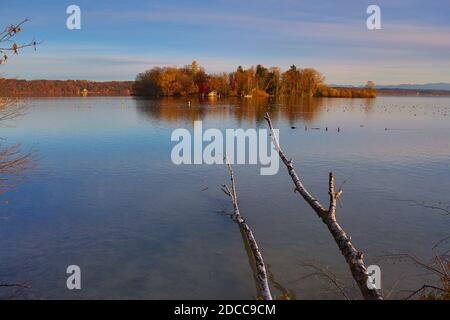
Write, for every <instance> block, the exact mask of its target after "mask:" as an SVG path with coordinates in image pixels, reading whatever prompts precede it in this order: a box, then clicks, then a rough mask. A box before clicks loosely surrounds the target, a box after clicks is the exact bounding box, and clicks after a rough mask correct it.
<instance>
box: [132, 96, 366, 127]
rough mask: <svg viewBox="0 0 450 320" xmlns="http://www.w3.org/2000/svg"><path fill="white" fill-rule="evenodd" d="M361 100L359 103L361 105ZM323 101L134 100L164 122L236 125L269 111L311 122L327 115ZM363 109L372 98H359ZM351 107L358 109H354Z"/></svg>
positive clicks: (258, 118) (281, 117)
mask: <svg viewBox="0 0 450 320" xmlns="http://www.w3.org/2000/svg"><path fill="white" fill-rule="evenodd" d="M361 101H362V102H361ZM329 102H330V101H329V99H326V98H284V99H276V100H272V99H264V98H254V99H240V98H228V99H215V100H212V99H192V100H189V99H186V98H183V99H173V98H165V99H159V100H143V99H137V100H136V105H137V110H138V111H139V112H140V113H141V114H143V115H146V116H148V117H150V118H152V119H158V120H162V121H167V122H176V121H179V120H186V121H196V120H203V119H204V118H205V117H206V116H210V117H214V118H228V117H231V118H233V119H234V120H235V121H237V122H238V123H241V122H243V121H245V122H247V123H256V124H259V123H263V122H264V114H265V113H266V112H267V111H268V110H270V111H271V113H272V118H273V119H274V120H275V121H276V120H280V121H287V122H288V123H291V124H294V123H296V122H298V121H299V120H300V121H304V122H305V123H310V122H313V121H315V120H317V119H318V118H320V116H321V115H322V114H323V113H324V112H328V111H329V110H327V108H326V106H327V105H328V104H329ZM359 103H363V104H364V110H365V111H366V112H370V111H371V110H372V108H373V106H374V99H360V100H359ZM353 107H354V108H356V107H359V105H358V106H353Z"/></svg>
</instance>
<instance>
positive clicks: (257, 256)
mask: <svg viewBox="0 0 450 320" xmlns="http://www.w3.org/2000/svg"><path fill="white" fill-rule="evenodd" d="M227 166H228V171H229V173H230V180H231V188H230V187H228V186H227V185H225V184H224V185H223V186H222V191H223V192H224V193H225V194H226V195H227V196H229V197H230V199H231V202H232V204H233V210H234V213H233V220H234V221H235V222H236V223H237V224H238V225H239V228H240V229H241V231H243V234H244V235H245V237H246V239H247V241H248V244H249V245H250V249H251V252H252V255H253V258H254V262H255V265H256V273H257V274H256V280H257V282H258V284H259V286H260V289H261V294H262V298H263V299H264V300H272V294H271V292H270V288H269V282H268V278H267V271H266V266H265V264H264V259H263V257H262V254H261V251H260V250H259V247H258V244H257V243H256V239H255V236H254V235H253V232H252V230H251V229H250V227H249V226H248V224H247V223H246V222H245V219H244V218H243V217H242V216H241V213H240V211H239V204H238V198H237V192H236V181H235V180H234V173H233V169H232V168H231V165H230V164H229V163H227Z"/></svg>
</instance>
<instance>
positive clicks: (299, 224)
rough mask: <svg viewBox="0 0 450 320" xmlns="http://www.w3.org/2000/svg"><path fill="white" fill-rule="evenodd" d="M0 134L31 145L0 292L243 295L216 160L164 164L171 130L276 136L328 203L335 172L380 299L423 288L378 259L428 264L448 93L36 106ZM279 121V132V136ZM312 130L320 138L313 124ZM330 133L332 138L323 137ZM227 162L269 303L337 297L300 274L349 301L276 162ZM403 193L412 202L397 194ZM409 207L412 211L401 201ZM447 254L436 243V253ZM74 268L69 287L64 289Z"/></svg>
mask: <svg viewBox="0 0 450 320" xmlns="http://www.w3.org/2000/svg"><path fill="white" fill-rule="evenodd" d="M25 104H26V106H27V114H26V115H24V116H22V117H20V118H18V119H16V120H15V121H14V122H13V125H14V126H13V127H10V126H8V127H1V128H0V131H1V133H0V136H1V137H3V138H6V139H7V143H15V142H21V143H22V145H23V147H24V148H25V149H27V148H34V149H36V150H37V159H36V166H35V168H34V169H33V171H31V172H30V173H29V174H28V179H27V180H26V181H23V182H21V183H19V184H18V185H17V187H16V188H15V189H13V190H12V191H10V192H8V193H6V194H3V195H1V198H0V200H1V206H0V208H1V209H0V210H1V211H0V248H1V250H0V280H1V281H0V282H16V283H17V282H19V283H27V284H30V285H31V288H29V289H21V288H2V289H1V290H0V298H20V299H23V298H34V299H55V298H62V299H106V298H111V299H254V298H255V296H256V295H257V291H256V285H255V281H254V280H253V273H252V269H251V266H250V264H249V258H248V255H247V252H246V250H245V247H244V245H243V241H242V237H241V234H240V232H239V228H238V226H237V225H236V224H235V223H234V222H233V221H232V220H231V219H230V217H229V214H230V213H232V206H231V203H230V200H229V198H228V197H227V196H226V195H225V194H224V193H223V192H222V191H221V190H220V187H221V185H222V184H223V183H228V182H229V176H228V172H227V170H226V167H225V166H223V165H180V166H176V165H174V164H173V163H172V161H171V158H170V154H171V150H172V147H173V146H174V145H175V144H176V143H174V142H171V140H170V138H171V133H172V131H173V130H175V129H176V128H186V129H189V130H192V128H193V123H194V121H195V120H202V121H203V127H204V128H205V129H206V128H218V129H220V130H225V129H227V128H244V129H247V128H266V127H267V126H266V122H265V120H264V118H263V117H264V113H265V111H266V109H267V106H268V105H270V106H271V107H270V110H271V115H272V121H273V123H274V126H275V127H276V128H279V129H280V140H281V144H282V147H283V149H284V151H285V152H286V153H287V155H288V156H289V157H292V158H293V160H294V163H295V166H296V168H297V170H298V172H299V173H300V174H301V176H302V178H303V181H304V183H305V185H306V186H307V187H308V188H309V189H310V191H311V192H312V193H313V194H314V195H316V196H317V197H318V198H319V199H321V200H323V202H324V203H327V200H328V194H327V193H328V189H327V183H328V172H329V171H333V172H335V176H336V180H337V181H336V182H337V185H339V184H340V183H341V182H342V181H344V180H346V179H347V182H346V184H345V190H344V195H343V198H342V200H343V201H342V202H343V203H342V207H338V212H337V217H338V221H339V222H340V223H341V225H342V226H343V228H344V229H345V230H346V231H347V232H348V233H349V234H350V235H351V237H352V239H353V242H354V244H355V245H356V247H357V248H358V249H360V250H362V251H363V252H364V253H365V262H366V265H370V264H377V265H379V266H380V267H381V271H382V277H383V283H382V288H383V290H384V292H385V294H389V298H402V297H405V296H407V295H408V292H410V291H408V290H415V289H418V288H419V287H420V286H421V285H423V284H425V283H433V281H434V280H435V279H434V278H433V277H432V276H431V275H430V274H427V273H426V272H425V271H424V270H423V269H421V268H418V267H417V266H415V265H414V264H412V263H410V262H408V261H407V260H405V261H396V260H391V259H387V258H386V255H390V254H399V253H413V254H415V255H417V256H419V257H422V258H424V259H430V258H431V257H432V254H433V252H432V247H433V245H434V244H435V243H436V242H437V241H439V240H441V239H442V238H445V237H446V236H448V235H449V230H450V228H449V227H450V216H449V215H448V214H445V213H444V212H443V211H441V210H434V209H430V208H425V207H423V206H420V205H417V204H418V203H425V204H426V205H430V206H439V207H443V208H448V206H450V195H449V190H450V98H422V97H378V98H376V99H371V100H364V99H307V100H287V101H281V102H270V103H268V102H267V101H264V100H262V101H260V100H238V99H224V100H220V99H219V100H215V101H208V100H206V101H198V100H197V99H192V103H191V106H190V107H189V106H188V102H187V100H186V99H163V100H134V99H133V98H129V97H117V98H109V97H98V98H97V97H88V98H49V99H47V98H45V99H44V98H43V99H29V100H26V102H25ZM292 127H295V128H294V129H293V128H292ZM325 128H328V130H325ZM338 128H339V131H338ZM259 169H260V167H259V166H258V165H236V166H234V171H235V175H236V179H237V189H238V196H239V199H240V206H241V213H242V214H243V215H244V216H245V217H246V219H247V222H248V224H249V225H250V226H251V227H252V229H253V231H254V233H255V236H256V239H257V241H258V243H259V245H260V248H261V250H262V253H263V255H264V258H265V262H266V264H267V265H268V270H269V273H270V283H269V285H270V286H271V288H272V290H273V294H274V295H276V296H277V297H278V298H280V297H281V296H286V295H288V296H290V297H291V298H295V299H335V298H337V299H340V298H342V296H341V295H340V293H339V292H338V291H337V290H336V288H335V287H333V285H331V284H330V283H329V281H328V280H327V279H326V278H325V277H323V276H319V275H315V274H314V273H315V272H316V271H315V269H314V267H312V266H316V267H319V268H321V269H323V270H326V271H327V272H329V273H330V274H333V275H335V276H336V277H337V278H339V279H340V280H341V282H342V283H343V286H344V287H345V289H346V290H347V292H348V293H349V295H350V296H351V297H352V298H360V295H359V292H358V290H357V289H356V286H355V285H354V283H353V279H352V278H351V275H350V271H349V270H348V267H347V265H346V263H345V260H344V258H343V257H342V256H341V255H340V253H339V251H338V249H337V246H336V244H335V243H334V240H333V239H332V237H331V235H330V234H329V232H328V230H327V229H326V227H325V225H324V224H323V223H322V222H321V221H320V220H319V219H318V218H317V217H316V215H315V213H314V212H313V211H312V210H311V208H309V207H308V206H307V205H306V203H305V202H304V201H303V199H301V198H299V196H298V195H297V194H295V193H294V192H293V185H292V181H291V180H290V177H289V176H288V174H287V172H286V170H285V167H284V166H280V170H279V172H278V174H276V175H273V176H262V175H260V174H259ZM411 200H412V201H411ZM414 201H417V202H414ZM447 247H448V246H447ZM69 265H79V266H80V268H81V274H82V289H81V290H78V291H77V290H73V291H70V290H68V289H67V288H66V279H67V276H68V275H67V274H66V268H67V266H69Z"/></svg>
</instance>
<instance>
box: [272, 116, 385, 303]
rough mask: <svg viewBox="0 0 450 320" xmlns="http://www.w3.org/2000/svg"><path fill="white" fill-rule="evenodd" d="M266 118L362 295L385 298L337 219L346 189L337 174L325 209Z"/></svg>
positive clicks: (303, 193) (297, 189) (285, 160)
mask: <svg viewBox="0 0 450 320" xmlns="http://www.w3.org/2000/svg"><path fill="white" fill-rule="evenodd" d="M265 119H266V121H267V123H268V125H269V128H270V131H271V137H272V141H273V144H274V146H275V149H276V150H277V152H278V155H279V156H280V159H281V160H282V161H283V163H284V164H285V166H286V168H287V170H288V173H289V176H290V177H291V179H292V181H293V182H294V185H295V189H294V191H295V192H298V193H299V194H300V195H301V196H302V198H303V199H304V200H305V201H306V202H307V203H308V204H309V205H310V206H311V208H312V209H313V210H314V211H315V212H316V214H317V216H318V217H319V218H320V219H321V220H322V221H323V223H324V224H325V225H326V226H327V227H328V230H329V231H330V233H331V235H332V236H333V238H334V241H335V242H336V244H337V246H338V248H339V250H340V251H341V254H342V255H343V256H344V258H345V260H346V261H347V264H348V266H349V268H350V271H351V273H352V276H353V279H354V280H355V282H356V284H357V285H358V287H359V289H360V291H361V294H362V295H363V297H364V299H374V300H375V299H383V296H382V294H381V292H380V291H379V290H377V289H374V288H369V287H368V286H367V280H368V277H369V276H368V273H367V269H366V266H365V265H364V261H363V253H362V252H360V251H358V250H357V249H356V248H355V246H354V245H353V243H352V241H351V237H349V236H348V235H347V233H346V232H345V231H344V229H342V227H341V226H340V225H339V223H338V222H337V220H336V203H337V201H338V199H339V197H340V196H341V195H342V190H338V191H337V192H335V190H334V176H333V173H331V172H330V175H329V186H328V193H329V196H330V203H329V207H328V209H325V207H324V206H323V205H322V204H321V203H320V202H319V200H317V199H316V198H314V197H313V196H312V195H311V193H309V191H308V190H307V189H306V188H305V186H304V185H303V183H302V181H301V180H300V178H299V176H298V174H297V172H296V171H295V169H294V166H293V163H292V160H288V158H287V157H286V155H285V154H284V152H283V150H282V149H281V147H280V143H279V141H278V138H277V136H276V135H275V132H274V130H273V125H272V121H271V120H270V115H269V113H268V112H267V113H266V116H265Z"/></svg>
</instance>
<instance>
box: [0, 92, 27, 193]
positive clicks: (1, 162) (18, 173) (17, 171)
mask: <svg viewBox="0 0 450 320" xmlns="http://www.w3.org/2000/svg"><path fill="white" fill-rule="evenodd" d="M22 114H23V107H22V105H20V104H19V103H18V102H17V101H14V100H10V99H3V98H1V99H0V123H3V122H4V121H8V120H12V119H14V118H16V117H18V116H20V115H22ZM33 156H34V151H27V152H24V151H23V150H22V148H21V145H20V144H19V143H16V144H13V145H9V146H4V144H3V145H2V144H0V194H1V193H4V192H6V191H7V190H9V189H10V188H11V187H13V186H14V185H15V183H16V182H17V181H19V180H21V179H22V178H23V177H24V173H25V172H26V171H27V170H28V169H29V168H30V167H31V166H32V164H33Z"/></svg>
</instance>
